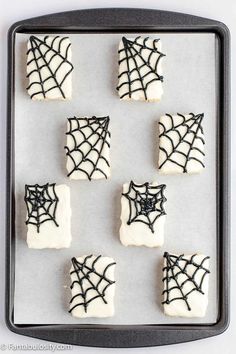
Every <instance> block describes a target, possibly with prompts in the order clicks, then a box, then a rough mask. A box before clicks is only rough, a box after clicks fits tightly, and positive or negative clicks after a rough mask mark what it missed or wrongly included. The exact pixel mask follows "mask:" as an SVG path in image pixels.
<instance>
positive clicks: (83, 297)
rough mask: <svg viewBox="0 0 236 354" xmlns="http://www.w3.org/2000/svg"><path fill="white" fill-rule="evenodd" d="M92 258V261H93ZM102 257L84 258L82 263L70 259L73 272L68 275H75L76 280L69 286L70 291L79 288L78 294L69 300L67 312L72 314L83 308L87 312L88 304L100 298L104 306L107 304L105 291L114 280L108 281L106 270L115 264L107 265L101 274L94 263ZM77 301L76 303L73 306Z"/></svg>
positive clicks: (90, 256) (91, 256)
mask: <svg viewBox="0 0 236 354" xmlns="http://www.w3.org/2000/svg"><path fill="white" fill-rule="evenodd" d="M93 258H94V260H93ZM101 258H102V256H97V257H96V256H93V255H89V256H86V257H85V258H84V260H83V262H79V261H78V260H77V259H76V258H75V257H73V258H72V259H71V262H72V265H73V268H74V270H72V271H71V272H70V274H76V277H77V280H74V281H73V282H72V284H71V287H70V288H71V289H73V287H74V285H75V284H77V285H79V287H80V290H78V293H77V294H76V295H74V296H73V297H72V299H71V300H70V304H71V308H70V310H69V312H72V311H73V310H74V309H75V308H76V307H78V306H83V307H84V311H85V312H87V309H88V306H89V304H90V303H91V302H92V301H94V300H96V299H98V298H101V300H102V301H103V302H104V304H107V300H106V298H105V297H106V290H107V289H108V287H109V286H111V285H112V284H114V283H115V281H114V280H111V279H109V278H108V277H107V276H106V272H107V270H108V269H109V268H110V267H112V266H114V265H115V264H116V263H115V262H111V263H109V264H107V265H106V266H105V268H104V270H103V272H102V273H99V272H98V271H97V270H96V263H97V262H98V261H99V259H101ZM91 261H92V263H91ZM90 263H91V265H90ZM91 275H93V276H94V280H93V281H92V280H91ZM94 292H95V294H94ZM75 300H77V301H78V302H77V303H75V304H74V305H73V303H74V302H75Z"/></svg>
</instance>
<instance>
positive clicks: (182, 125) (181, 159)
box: [159, 113, 205, 174]
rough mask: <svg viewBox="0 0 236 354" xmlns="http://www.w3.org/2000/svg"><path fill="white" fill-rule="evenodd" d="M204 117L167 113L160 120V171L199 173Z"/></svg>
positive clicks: (202, 148) (166, 172) (203, 153)
mask: <svg viewBox="0 0 236 354" xmlns="http://www.w3.org/2000/svg"><path fill="white" fill-rule="evenodd" d="M203 118H204V114H203V113H201V114H194V113H189V114H180V113H177V114H176V115H171V114H166V115H164V116H162V117H161V118H160V121H159V171H160V173H163V174H175V173H188V174H191V173H200V172H201V171H202V170H203V169H204V167H205V164H204V159H205V152H204V150H205V137H204V132H203V126H202V121H203Z"/></svg>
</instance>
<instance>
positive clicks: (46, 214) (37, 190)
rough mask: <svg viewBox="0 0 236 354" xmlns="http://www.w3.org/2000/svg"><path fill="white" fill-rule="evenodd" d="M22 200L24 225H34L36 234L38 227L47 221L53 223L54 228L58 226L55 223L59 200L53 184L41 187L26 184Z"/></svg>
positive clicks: (38, 230)
mask: <svg viewBox="0 0 236 354" xmlns="http://www.w3.org/2000/svg"><path fill="white" fill-rule="evenodd" d="M24 200H25V203H26V208H27V219H26V222H25V223H26V225H29V224H31V225H35V226H36V227H37V232H38V233H39V232H40V226H41V225H42V224H43V223H45V222H47V221H53V222H54V224H55V225H56V226H59V225H58V223H57V221H56V211H57V204H58V201H59V199H58V197H57V195H56V192H55V183H52V184H49V183H47V184H45V185H42V186H40V185H38V184H35V185H27V184H26V185H25V197H24Z"/></svg>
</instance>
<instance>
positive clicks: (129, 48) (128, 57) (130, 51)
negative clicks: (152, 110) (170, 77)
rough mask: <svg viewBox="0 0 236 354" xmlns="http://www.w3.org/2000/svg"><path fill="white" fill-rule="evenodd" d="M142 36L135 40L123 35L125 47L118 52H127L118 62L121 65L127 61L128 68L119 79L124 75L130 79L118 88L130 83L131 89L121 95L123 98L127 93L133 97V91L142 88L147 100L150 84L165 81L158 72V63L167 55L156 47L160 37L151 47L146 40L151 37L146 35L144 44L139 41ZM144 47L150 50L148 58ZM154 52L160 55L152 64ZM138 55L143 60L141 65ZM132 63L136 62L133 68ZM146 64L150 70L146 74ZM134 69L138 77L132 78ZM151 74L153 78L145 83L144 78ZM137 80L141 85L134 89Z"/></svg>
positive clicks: (118, 87)
mask: <svg viewBox="0 0 236 354" xmlns="http://www.w3.org/2000/svg"><path fill="white" fill-rule="evenodd" d="M140 38H141V37H140V36H138V37H136V38H135V39H134V40H133V41H131V40H129V39H127V38H125V37H122V41H123V48H122V49H120V50H119V51H118V53H119V54H120V53H122V52H125V57H124V58H123V59H121V60H119V62H118V63H119V65H120V64H121V63H122V62H123V61H126V66H127V70H125V71H123V72H122V73H120V74H119V75H118V79H120V78H121V77H122V76H123V75H126V76H127V79H128V81H124V82H122V83H121V84H120V85H119V86H117V90H118V91H119V89H120V88H121V87H122V86H124V85H127V84H128V88H129V89H128V91H127V92H125V93H124V94H123V95H121V96H120V98H121V99H122V98H123V97H125V96H127V95H128V96H129V98H131V96H132V93H134V92H136V91H140V90H142V91H143V93H144V97H145V100H147V99H148V97H147V88H148V86H149V85H150V84H151V83H152V82H153V81H163V76H161V75H159V74H158V72H157V68H158V63H159V61H160V59H161V58H162V57H164V56H165V54H163V53H161V52H160V51H158V49H157V48H156V43H158V41H159V39H154V40H153V47H150V46H147V45H146V42H147V41H148V40H149V39H150V38H149V37H146V38H144V39H143V44H141V43H138V40H139V39H140ZM144 49H145V50H149V51H150V54H149V56H148V59H147V60H145V59H144V58H143V56H142V51H143V50H144ZM154 53H156V54H158V55H159V56H158V58H157V60H156V62H155V65H153V64H151V58H152V56H153V54H154ZM136 57H138V58H139V60H140V61H141V62H142V64H141V65H139V64H138V62H137V59H136ZM131 63H132V64H134V68H133V69H132V70H131V69H130V64H131ZM145 66H146V67H147V68H148V71H147V72H146V73H145V74H144V75H141V69H142V68H143V67H145ZM134 71H136V72H137V74H138V78H136V79H133V80H132V79H131V75H132V74H133V72H134ZM149 75H151V76H152V78H151V79H150V80H149V81H147V82H146V84H145V82H144V79H146V78H147V77H148V76H149ZM153 75H154V77H153ZM137 81H139V82H140V85H141V87H139V88H136V89H133V90H132V84H133V83H134V82H137ZM145 81H146V80H145Z"/></svg>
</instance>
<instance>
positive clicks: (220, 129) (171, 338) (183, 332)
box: [6, 9, 230, 347]
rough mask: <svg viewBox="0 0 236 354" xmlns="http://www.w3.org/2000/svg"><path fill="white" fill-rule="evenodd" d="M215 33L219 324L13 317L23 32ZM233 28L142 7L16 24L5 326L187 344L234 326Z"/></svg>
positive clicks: (113, 340) (138, 343) (67, 337)
mask: <svg viewBox="0 0 236 354" xmlns="http://www.w3.org/2000/svg"><path fill="white" fill-rule="evenodd" d="M128 32H130V33H150V32H157V33H158V34H159V33H160V34H166V33H173V34H176V33H197V34H201V33H208V34H209V33H210V34H214V35H215V36H216V37H217V39H218V41H217V42H218V49H217V52H216V53H217V58H216V63H217V70H216V97H217V98H218V100H217V107H216V146H217V149H216V163H215V167H216V186H215V188H216V198H217V199H216V211H215V212H216V215H215V216H216V218H215V219H216V221H217V222H216V233H217V235H216V239H217V245H216V246H217V298H218V310H217V314H218V316H217V319H216V321H214V323H181V322H180V323H171V322H170V323H162V324H148V323H147V322H144V324H140V323H138V324H130V325H127V324H124V325H120V324H114V325H113V324H110V323H109V322H108V323H107V324H98V323H97V322H96V324H93V323H90V324H88V323H87V324H81V323H80V324H76V323H73V324H64V325H62V324H50V323H48V322H47V323H45V324H42V323H40V324H29V323H27V324H24V323H21V324H17V322H16V321H15V318H14V305H15V303H14V297H15V267H16V260H15V253H16V240H17V233H18V231H19V230H18V228H17V224H16V221H15V216H16V204H17V203H16V201H17V200H16V199H17V197H16V195H15V150H14V147H15V145H14V143H15V140H16V136H15V115H16V112H15V111H14V107H15V96H16V91H15V90H16V85H15V44H16V35H17V34H19V33H22V34H27V33H69V34H75V33H86V34H91V35H92V34H99V33H103V34H110V33H112V34H115V33H117V34H118V33H128ZM229 50H230V44H229V31H228V29H227V27H226V26H225V25H224V24H222V23H220V22H217V21H213V20H208V19H204V18H200V17H195V16H190V15H185V14H179V13H172V12H165V11H157V10H144V9H94V10H81V11H72V12H66V13H60V14H53V15H48V16H43V17H38V18H33V19H29V20H24V21H20V22H17V23H15V24H14V25H13V26H12V27H11V28H10V30H9V37H8V116H7V200H6V202H7V208H6V222H7V225H6V226H7V227H6V251H7V252H6V323H7V326H8V327H9V329H10V330H12V331H13V332H15V333H18V334H23V335H28V336H31V337H36V338H41V339H45V340H50V341H56V342H61V343H68V344H73V345H87V346H101V347H142V346H157V345H164V344H171V343H178V342H186V341H191V340H196V339H200V338H205V337H210V336H214V335H218V334H220V333H222V332H223V331H224V330H225V329H226V328H227V326H228V323H229V261H230V260H229V215H230V210H229V206H230V191H229V186H230V181H229V175H230V163H229V161H230V156H229V155H230V152H229V142H230V139H229V132H230V84H229V83H230V77H229V75H230V66H229V65H230V63H229Z"/></svg>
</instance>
